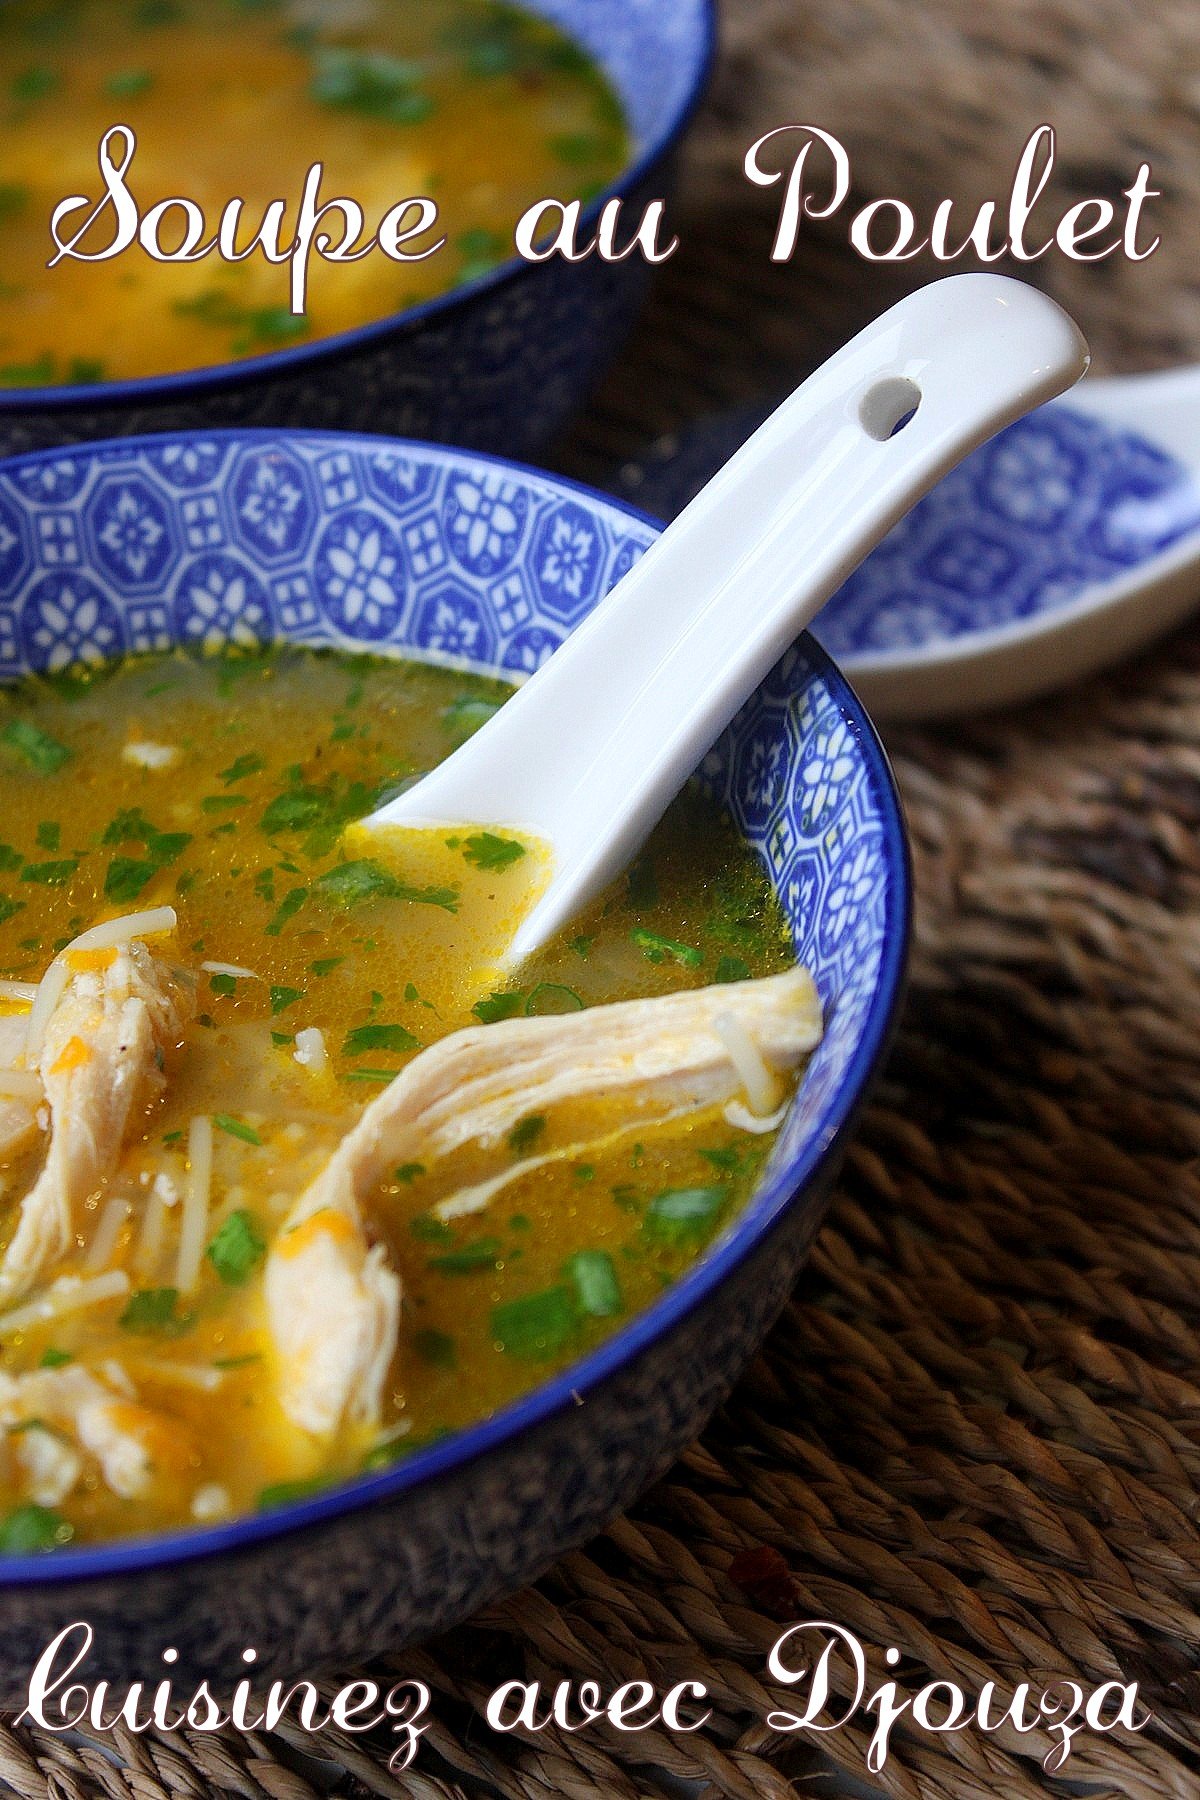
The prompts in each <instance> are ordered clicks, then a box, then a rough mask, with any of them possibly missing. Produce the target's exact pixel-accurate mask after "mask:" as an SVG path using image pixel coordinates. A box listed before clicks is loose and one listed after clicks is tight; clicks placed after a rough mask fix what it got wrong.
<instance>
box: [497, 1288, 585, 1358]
mask: <svg viewBox="0 0 1200 1800" xmlns="http://www.w3.org/2000/svg"><path fill="white" fill-rule="evenodd" d="M577 1323H578V1321H577V1319H576V1314H575V1307H574V1304H573V1302H572V1299H571V1294H570V1291H569V1290H568V1289H567V1288H565V1287H552V1288H546V1289H545V1290H544V1291H543V1292H542V1293H540V1294H527V1295H526V1296H525V1297H524V1298H523V1299H520V1300H507V1301H505V1302H504V1303H503V1304H502V1305H500V1306H494V1307H493V1308H492V1312H491V1333H492V1337H493V1339H494V1340H495V1342H496V1344H497V1345H498V1346H499V1348H500V1349H501V1350H505V1351H507V1352H508V1354H509V1355H510V1356H517V1357H521V1358H524V1359H526V1360H529V1361H534V1362H540V1361H542V1360H544V1359H545V1358H547V1357H550V1356H555V1355H556V1354H557V1353H558V1352H559V1351H560V1350H562V1349H563V1348H564V1346H565V1345H566V1344H568V1343H569V1342H570V1340H571V1338H572V1337H573V1336H574V1334H575V1331H576V1328H577Z"/></svg>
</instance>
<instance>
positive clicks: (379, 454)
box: [0, 432, 909, 1705]
mask: <svg viewBox="0 0 1200 1800" xmlns="http://www.w3.org/2000/svg"><path fill="white" fill-rule="evenodd" d="M655 530H656V528H655V526H654V525H653V524H652V523H651V522H650V521H649V520H648V519H646V518H644V517H642V516H641V515H639V514H637V513H634V512H632V511H631V510H629V509H628V508H627V507H624V506H621V505H619V504H618V503H616V502H615V501H612V500H609V499H605V498H604V497H602V496H601V495H599V494H596V493H592V492H590V491H588V490H587V489H584V488H580V487H576V486H574V485H572V484H571V483H569V482H566V481H562V480H558V479H556V478H554V477H551V476H549V475H544V474H540V473H538V472H537V471H535V470H532V469H527V468H523V467H521V466H519V465H517V464H513V463H506V462H500V461H497V460H494V459H492V458H489V457H485V456H481V455H479V454H475V453H471V452H466V451H455V450H444V449H437V448H434V447H431V446H429V445H424V444H417V443H406V442H399V441H392V440H386V439H380V438H370V437H352V436H345V435H299V434H285V433H270V434H269V433H265V432H218V433H211V434H208V435H206V436H199V435H195V434H184V435H180V436H167V437H159V438H144V439H124V440H120V441H117V442H113V443H102V444H95V445H89V446H86V447H81V448H79V449H76V450H72V451H53V452H42V453H40V454H36V455H31V456H28V457H23V458H20V459H15V460H12V461H9V462H7V463H0V680H13V679H15V678H17V677H19V676H21V675H22V674H24V673H26V672H27V671H29V670H31V669H38V670H44V669H61V668H64V667H67V666H69V665H71V664H72V663H76V662H78V661H80V660H85V661H96V660H99V659H102V658H108V657H113V656H118V655H121V654H122V653H125V652H127V651H147V650H156V649H162V648H165V647H167V646H169V645H172V644H176V643H183V644H191V645H201V646H205V647H207V648H217V647H219V646H220V645H221V644H222V643H224V642H226V641H228V640H229V639H230V637H231V636H233V634H234V633H235V632H236V634H237V636H238V640H239V641H241V642H243V643H245V642H249V641H253V640H260V641H263V642H266V641H269V640H272V639H276V638H281V637H282V638H288V639H292V640H295V641H298V642H302V643H307V644H337V645H342V646H345V647H349V648H351V649H355V650H369V649H373V648H376V647H380V646H404V647H406V648H407V649H409V650H410V651H412V652H414V653H416V654H418V655H421V656H424V657H427V658H431V659H434V660H443V661H444V660H451V661H453V662H455V663H457V664H459V665H460V666H461V665H462V664H464V663H465V664H466V665H468V666H470V667H472V668H477V669H482V670H485V671H490V672H511V673H514V674H515V673H525V672H527V671H529V670H531V669H533V668H535V667H536V666H537V665H538V664H539V663H540V662H541V661H542V660H543V658H545V657H546V656H548V655H549V654H550V652H551V651H552V650H553V649H554V648H555V646H556V645H557V644H558V643H560V642H561V640H562V638H563V637H564V635H565V634H566V633H567V632H568V631H569V630H570V629H571V628H572V626H573V625H575V624H576V623H577V622H578V621H579V620H580V619H581V618H582V617H583V616H584V615H585V614H586V613H587V611H588V610H589V608H590V607H592V606H593V605H594V604H595V602H596V601H597V600H598V599H599V598H600V596H601V595H603V594H604V593H605V592H606V591H607V590H608V588H609V587H611V586H612V584H613V583H614V582H615V581H617V580H618V579H619V578H620V576H621V575H622V574H623V573H624V572H625V570H626V569H628V568H629V567H630V565H631V564H632V563H633V562H634V561H635V560H636V558H637V557H638V556H640V555H641V553H642V552H643V551H644V550H645V548H646V546H647V545H648V544H649V543H650V542H651V541H652V539H653V538H654V536H655ZM700 778H701V780H702V781H703V783H704V785H705V786H706V787H707V788H708V790H709V791H710V793H711V794H713V795H714V796H716V797H717V798H718V799H719V800H720V801H722V802H724V803H725V804H726V805H727V806H728V807H729V809H730V811H731V813H732V815H733V817H734V819H735V821H736V823H737V824H738V826H739V827H740V829H741V830H742V832H743V833H744V834H745V837H746V839H747V841H748V842H749V843H750V844H752V845H753V846H754V848H755V850H757V852H758V853H759V855H760V856H761V857H762V858H763V860H764V862H765V864H766V866H767V868H768V869H769V871H770V874H771V879H772V881H773V883H774V885H775V887H776V889H777V891H778V893H779V896H780V899H781V900H782V903H783V905H784V908H785V909H786V912H787V915H788V918H789V919H790V921H791V924H792V928H793V931H794V935H795V944H796V952H797V955H798V957H799V958H801V959H802V960H803V961H805V962H806V963H807V964H808V965H809V966H810V967H811V969H812V970H813V973H814V975H815V976H816V979H817V982H818V985H819V987H820V990H821V994H822V998H823V1001H824V1005H825V1009H826V1034H825V1037H824V1041H823V1042H822V1044H821V1045H820V1048H819V1049H818V1051H817V1053H816V1055H815V1056H814V1057H813V1059H812V1061H811V1063H810V1065H809V1067H808V1070H807V1072H806V1074H805V1077H804V1081H803V1083H802V1085H801V1088H800V1092H799V1094H798V1097H797V1099H796V1102H795V1104H794V1105H793V1107H792V1110H791V1113H790V1115H789V1117H788V1119H787V1121H786V1123H785V1125H784V1128H783V1131H782V1133H781V1135H780V1138H779V1141H778V1143H777V1145H776V1147H775V1150H774V1153H773V1155H772V1157H771V1159H770V1162H769V1164H768V1166H767V1169H766V1172H765V1174H764V1178H763V1181H762V1184H761V1186H760V1188H759V1190H758V1192H757V1193H756V1195H755V1197H754V1199H753V1200H752V1202H751V1203H750V1205H749V1206H748V1207H747V1209H746V1210H745V1212H744V1213H743V1214H742V1215H741V1216H740V1217H739V1218H738V1219H737V1220H736V1222H735V1223H734V1224H733V1225H731V1226H730V1228H729V1229H728V1230H726V1232H725V1233H724V1234H723V1236H722V1237H721V1238H720V1239H719V1240H718V1241H717V1242H716V1243H715V1244H714V1245H713V1246H712V1247H711V1249H710V1250H709V1251H708V1252H707V1253H706V1254H705V1256H704V1257H703V1258H702V1260H701V1261H700V1262H699V1263H698V1264H697V1265H696V1266H695V1267H694V1268H692V1269H691V1270H690V1271H689V1272H688V1273H687V1274H686V1275H685V1276H684V1277H683V1278H682V1279H681V1280H680V1281H679V1282H678V1283H677V1284H676V1285H675V1286H674V1287H672V1288H671V1289H669V1290H668V1291H667V1292H665V1293H664V1294H663V1296H662V1297H661V1299H659V1300H657V1301H656V1302H655V1304H654V1305H653V1306H652V1307H651V1308H650V1309H649V1310H648V1311H646V1312H644V1313H642V1314H640V1315H639V1316H638V1317H636V1318H634V1319H633V1320H631V1321H630V1323H629V1324H628V1325H626V1326H625V1327H624V1328H623V1329H622V1330H621V1331H619V1332H617V1333H616V1334H615V1335H614V1336H613V1337H611V1338H610V1339H608V1340H607V1342H605V1343H604V1344H602V1345H601V1346H600V1347H599V1348H598V1349H596V1350H594V1351H593V1352H592V1353H591V1354H589V1355H588V1356H587V1357H585V1358H583V1359H582V1360H581V1361H579V1362H577V1363H575V1364H574V1365H572V1367H571V1368H570V1369H569V1370H568V1371H567V1372H565V1373H563V1374H561V1375H556V1376H554V1377H553V1378H551V1379H550V1380H548V1381H546V1382H545V1383H544V1384H543V1385H542V1386H541V1387H539V1388H537V1389H536V1390H535V1391H534V1392H533V1393H531V1394H529V1395H528V1396H527V1397H526V1398H524V1399H523V1400H520V1401H519V1402H517V1403H516V1404H514V1405H512V1406H510V1407H508V1408H506V1409H505V1410H504V1411H502V1412H500V1413H498V1414H497V1415H496V1416H495V1417H493V1418H490V1419H488V1420H487V1421H486V1422H485V1423H483V1424H481V1425H478V1426H476V1427H475V1428H474V1429H472V1430H469V1431H466V1432H463V1433H461V1434H460V1435H458V1436H456V1437H454V1438H451V1439H448V1440H446V1441H444V1442H441V1443H438V1444H435V1445H433V1446H432V1447H430V1448H428V1449H424V1450H420V1451H417V1452H414V1453H413V1454H412V1455H411V1456H410V1457H409V1458H407V1459H406V1460H405V1461H403V1462H401V1463H398V1464H396V1465H395V1466H394V1467H392V1468H391V1469H389V1470H387V1471H386V1472H384V1473H381V1474H377V1475H373V1476H370V1477H366V1478H363V1479H361V1480H359V1481H357V1482H355V1483H353V1484H351V1485H349V1486H346V1487H342V1488H339V1489H337V1490H334V1491H332V1492H329V1493H326V1494H322V1495H320V1496H317V1497H315V1498H311V1499H308V1500H305V1501H303V1502H301V1503H298V1504H296V1505H294V1506H292V1507H290V1508H287V1509H284V1510H281V1511H277V1512H272V1513H270V1514H265V1515H259V1516H257V1517H253V1518H249V1519H243V1520H240V1521H238V1522H236V1523H233V1524H227V1525H221V1526H217V1527H211V1528H206V1529H196V1530H189V1531H182V1532H175V1533H172V1534H169V1535H165V1536H160V1537H155V1538H146V1539H141V1540H137V1541H127V1542H122V1543H117V1544H109V1545H103V1546H98V1547H90V1548H89V1547H81V1548H78V1549H75V1548H70V1547H68V1548H67V1549H64V1550H62V1551H59V1552H55V1553H54V1554H53V1555H51V1556H41V1557H16V1558H10V1559H0V1671H3V1677H2V1679H0V1704H5V1705H8V1704H12V1703H13V1702H14V1701H15V1700H16V1699H17V1698H18V1697H20V1698H21V1699H22V1700H23V1698H24V1692H23V1689H24V1682H25V1680H26V1679H27V1672H28V1670H29V1669H30V1668H31V1666H32V1664H33V1662H34V1661H35V1660H36V1657H37V1655H38V1653H39V1651H40V1650H41V1649H42V1647H43V1646H44V1645H45V1643H46V1642H47V1641H48V1640H49V1638H50V1637H51V1636H52V1635H53V1634H54V1633H55V1632H56V1631H57V1630H58V1629H60V1628H61V1627H62V1626H63V1625H65V1624H67V1623H69V1622H71V1621H73V1620H75V1619H87V1620H90V1621H91V1623H92V1624H93V1625H94V1627H95V1629H96V1632H97V1637H98V1645H99V1651H100V1652H101V1653H102V1656H103V1664H104V1673H106V1674H108V1675H109V1676H112V1677H114V1678H115V1677H117V1676H123V1677H129V1678H133V1677H136V1676H138V1675H147V1676H148V1675H150V1674H151V1672H153V1671H154V1670H159V1671H160V1672H161V1662H160V1656H161V1651H162V1649H163V1647H164V1646H165V1645H168V1644H169V1645H173V1646H175V1647H176V1648H177V1649H178V1650H179V1651H180V1664H179V1668H180V1670H181V1671H184V1670H189V1669H190V1670H192V1671H196V1670H199V1671H201V1672H202V1673H206V1674H208V1675H210V1676H212V1677H213V1678H214V1680H216V1679H220V1678H222V1677H224V1676H228V1677H229V1678H230V1680H232V1679H233V1676H234V1672H235V1671H240V1669H241V1668H242V1664H241V1662H240V1655H241V1651H242V1649H243V1647H244V1646H246V1645H250V1644H253V1645H254V1646H255V1647H256V1648H257V1649H258V1651H259V1658H260V1660H259V1663H258V1665H257V1666H258V1668H259V1670H260V1671H263V1672H266V1673H270V1674H274V1673H276V1672H280V1673H285V1674H292V1675H294V1674H296V1673H297V1672H299V1671H303V1670H305V1669H316V1668H319V1667H323V1666H327V1665H330V1664H332V1665H335V1666H340V1667H342V1668H345V1667H348V1666H351V1665H352V1664H354V1663H357V1662H358V1661H359V1660H361V1659H362V1658H363V1657H365V1656H368V1655H370V1654H372V1653H374V1652H376V1651H380V1650H382V1649H384V1648H389V1647H390V1648H393V1649H394V1648H399V1647H401V1646H403V1645H405V1644H407V1643H411V1642H413V1641H415V1640H417V1639H419V1638H421V1637H422V1636H427V1635H429V1634H431V1633H433V1632H435V1631H439V1630H441V1629H443V1628H445V1627H447V1626H449V1625H451V1624H452V1623H454V1622H455V1621H456V1620H459V1619H462V1618H464V1617H466V1616H467V1615H468V1614H469V1613H470V1612H472V1611H473V1610H474V1609H476V1608H477V1607H478V1606H480V1605H481V1604H482V1603H483V1602H484V1601H486V1600H488V1599H489V1598H491V1597H492V1596H494V1595H496V1594H497V1593H499V1592H501V1591H503V1590H506V1589H511V1588H514V1587H516V1586H517V1585H518V1584H519V1583H522V1582H524V1581H526V1580H528V1579H529V1578H531V1577H532V1576H534V1575H535V1574H537V1573H538V1572H539V1571H540V1570H542V1569H544V1568H545V1567H546V1566H547V1565H548V1564H549V1563H550V1562H551V1561H552V1560H553V1559H554V1558H555V1557H556V1556H557V1555H559V1554H560V1553H561V1552H562V1551H563V1550H565V1549H566V1548H568V1547H569V1546H571V1545H574V1544H578V1543H580V1542H581V1541H583V1540H584V1539H585V1538H587V1537H588V1536H589V1534H591V1533H593V1532H595V1531H597V1530H599V1529H600V1527H601V1526H603V1525H604V1524H605V1522H606V1521H607V1520H609V1519H610V1518H612V1517H613V1516H614V1514H615V1513H617V1512H618V1511H619V1510H620V1509H621V1508H622V1507H624V1506H626V1505H628V1504H629V1502H630V1501H632V1499H633V1498H634V1496H635V1495H636V1494H637V1493H638V1492H639V1491H640V1490H641V1489H642V1488H643V1487H645V1486H646V1484H647V1483H648V1482H650V1481H651V1480H653V1479H654V1478H655V1477H656V1476H658V1475H660V1474H661V1473H662V1472H663V1471H664V1470H665V1469H666V1468H667V1466H668V1465H669V1463H670V1462H671V1460H672V1459H673V1458H674V1457H675V1456H676V1455H677V1454H678V1453H679V1451H680V1450H681V1449H682V1448H683V1447H684V1446H685V1445H686V1444H687V1443H688V1442H689V1440H690V1439H692V1438H693V1437H694V1436H695V1434H696V1433H697V1432H698V1431H699V1430H700V1428H701V1427H702V1426H703V1424H704V1422H705V1421H706V1419H707V1418H708V1416H709V1414H710V1413H711V1412H712V1410H713V1408H714V1407H715V1406H716V1405H717V1404H718V1402H719V1401H720V1400H721V1399H722V1398H723V1397H724V1396H725V1395H726V1394H727V1393H728V1391H729V1389H730V1387H731V1386H732V1384H733V1382H734V1381H735V1379H736V1378H737V1376H738V1374H739V1373H740V1371H741V1370H742V1369H743V1367H744V1366H745V1364H746V1362H747V1361H748V1359H749V1358H750V1356H751V1355H752V1354H753V1352H754V1351H755V1349H756V1348H757V1347H758V1345H759V1344H760V1343H761V1341H762V1338H763V1335H764V1333H765V1332H766V1331H767V1329H768V1327H769V1326H770V1324H771V1323H772V1321H773V1320H774V1319H775V1317H776V1315H777V1314H778V1313H779V1311H780V1309H781V1307H782V1306H783V1304H784V1301H785V1299H786V1297H787V1294H788V1290H789V1288H790V1286H791V1284H792V1282H793V1279H794V1277H795V1274H796V1271H797V1269H798V1267H799V1265H800V1262H801V1260H802V1258H803V1256H804V1254H805V1252H806V1251H807V1249H808V1246H809V1244H810V1242H811V1240H812V1237H813V1234H814V1232H815V1231H816V1228H817V1225H818V1223H819V1221H820V1218H821V1213H822V1209H823V1205H824V1201H825V1197H826V1194H827V1192H828V1189H829V1186H830V1183H831V1182H832V1180H833V1178H834V1175H835V1173H836V1171H837V1168H838V1165H839V1163H840V1160H841V1157H842V1153H843V1150H844V1148H845V1144H846V1140H847V1137H848V1135H849V1132H850V1130H851V1128H852V1125H853V1121H854V1117H855V1114H856V1113H857V1110H858V1108H859V1105H860V1103H861V1101H862V1099H863V1094H864V1090H865V1089H866V1087H867V1084H868V1082H869V1081H870V1079H871V1076H872V1074H873V1073H874V1071H875V1069H876V1067H877V1065H878V1063H879V1061H880V1058H881V1056H882V1054H883V1051H884V1049H885V1047H886V1044H887V1041H888V1037H889V1033H890V1031H891V1027H892V1021H893V1019H894V1016H895V1013H896V1009H897V1004H898V1000H899V996H900V990H901V984H902V974H903V966H904V960H905V949H906V943H907V937H908V922H909V873H908V860H907V852H906V845H905V837H904V828H903V825H902V822H901V817H900V810H899V806H898V803H897V798H896V794H895V790H894V788H893V785H892V780H891V776H890V773H889V770H888V766H887V763H886V761H885V758H884V755H883V752H882V750H881V749H880V746H879V743H878V741H877V739H876V737H875V734H874V731H873V730H872V728H871V725H870V723H869V722H868V720H867V719H866V717H865V716H864V714H863V712H862V709H861V708H860V706H859V704H858V702H857V701H856V699H855V697H854V695H853V694H852V693H851V691H850V689H849V688H848V687H847V686H846V684H845V682H844V681H843V680H842V678H841V676H840V675H839V674H838V673H837V670H836V669H835V668H834V666H833V665H832V663H830V661H829V660H828V658H827V657H826V656H825V654H824V652H822V651H821V650H819V649H818V648H817V646H816V645H815V644H813V643H812V642H811V640H809V639H807V638H804V639H802V640H801V641H800V642H798V643H797V644H796V645H795V646H794V647H793V648H792V649H790V650H789V651H788V652H787V654H786V655H785V656H784V657H783V659H782V661H781V662H780V663H779V664H778V665H777V666H776V667H775V668H774V669H773V670H772V672H771V674H770V675H769V676H768V677H767V679H766V681H764V682H763V684H762V686H761V687H760V688H759V689H758V691H757V692H756V693H755V695H754V696H753V698H752V699H751V700H750V702H749V703H748V704H747V705H746V707H745V708H744V709H743V710H742V712H741V713H740V714H739V716H738V717H737V719H736V720H735V721H734V723H733V724H732V725H731V726H730V728H729V730H728V731H727V732H726V733H725V734H724V736H723V737H722V738H721V740H720V741H719V742H718V743H717V744H716V745H715V746H714V748H713V749H712V751H711V752H710V753H709V755H708V756H707V757H706V758H705V760H704V763H703V766H702V768H701V770H700Z"/></svg>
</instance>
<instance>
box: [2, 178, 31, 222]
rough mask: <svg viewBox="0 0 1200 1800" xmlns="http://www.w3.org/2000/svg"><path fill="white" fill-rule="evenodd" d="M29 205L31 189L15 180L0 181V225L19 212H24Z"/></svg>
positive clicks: (13, 217)
mask: <svg viewBox="0 0 1200 1800" xmlns="http://www.w3.org/2000/svg"><path fill="white" fill-rule="evenodd" d="M28 205H29V189H28V188H27V187H22V186H21V185H20V184H19V183H18V182H15V181H0V225H3V224H5V222H6V221H7V220H9V219H15V218H16V216H17V214H18V213H20V212H24V210H25V208H26V207H27V206H28Z"/></svg>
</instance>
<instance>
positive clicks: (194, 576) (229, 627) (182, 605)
mask: <svg viewBox="0 0 1200 1800" xmlns="http://www.w3.org/2000/svg"><path fill="white" fill-rule="evenodd" d="M175 625H176V629H177V630H178V633H179V637H180V640H181V641H182V642H183V643H186V644H192V645H195V646H196V648H198V649H201V650H204V651H205V652H206V653H208V654H210V655H211V654H212V653H213V652H214V651H217V650H220V649H222V648H224V647H225V646H226V645H228V644H238V645H240V646H241V647H242V648H244V649H250V648H252V647H253V646H254V645H255V644H265V643H269V642H270V641H271V639H272V638H273V637H274V636H275V630H274V621H273V619H272V617H271V606H270V602H269V600H268V599H267V594H266V589H265V588H264V587H263V584H262V582H261V581H260V580H259V579H258V576H257V575H256V574H255V573H254V570H253V569H252V568H251V567H249V566H248V565H247V564H246V563H244V562H240V561H239V560H238V559H237V558H236V557H232V556H202V557H200V558H199V559H198V560H197V561H196V562H194V563H192V564H191V565H190V567H189V568H187V569H185V570H184V572H183V575H182V576H181V577H180V581H179V586H178V588H177V589H176V591H175Z"/></svg>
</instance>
